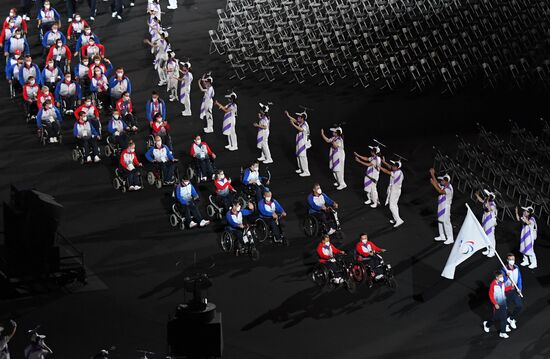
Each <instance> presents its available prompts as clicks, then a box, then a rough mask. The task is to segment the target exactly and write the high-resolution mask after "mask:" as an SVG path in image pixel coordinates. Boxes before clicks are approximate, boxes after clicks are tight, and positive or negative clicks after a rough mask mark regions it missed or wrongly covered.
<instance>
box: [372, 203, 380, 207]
mask: <svg viewBox="0 0 550 359" xmlns="http://www.w3.org/2000/svg"><path fill="white" fill-rule="evenodd" d="M376 207H378V205H377V204H376V203H373V204H371V205H370V208H376Z"/></svg>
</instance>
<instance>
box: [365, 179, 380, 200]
mask: <svg viewBox="0 0 550 359" xmlns="http://www.w3.org/2000/svg"><path fill="white" fill-rule="evenodd" d="M366 179H367V180H368V178H366ZM365 192H367V199H370V200H371V202H372V203H374V204H377V205H378V204H380V201H379V199H378V188H377V187H376V183H374V182H373V183H371V185H370V186H368V187H367V188H366V189H365Z"/></svg>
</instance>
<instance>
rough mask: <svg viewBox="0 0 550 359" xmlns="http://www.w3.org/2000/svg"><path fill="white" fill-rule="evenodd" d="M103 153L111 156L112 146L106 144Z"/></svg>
mask: <svg viewBox="0 0 550 359" xmlns="http://www.w3.org/2000/svg"><path fill="white" fill-rule="evenodd" d="M103 153H105V157H111V155H112V154H113V150H112V149H111V146H109V145H105V147H104V148H103Z"/></svg>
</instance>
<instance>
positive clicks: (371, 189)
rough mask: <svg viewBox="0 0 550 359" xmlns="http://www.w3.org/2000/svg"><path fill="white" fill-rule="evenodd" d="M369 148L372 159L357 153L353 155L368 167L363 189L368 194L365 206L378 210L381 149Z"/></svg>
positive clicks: (376, 147)
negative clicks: (368, 205)
mask: <svg viewBox="0 0 550 359" xmlns="http://www.w3.org/2000/svg"><path fill="white" fill-rule="evenodd" d="M369 148H370V153H371V155H370V157H366V156H361V155H359V154H358V153H357V152H353V154H354V155H355V161H357V162H358V163H360V164H362V165H363V166H366V167H367V171H366V172H365V178H364V180H363V189H364V190H365V193H366V194H367V200H366V201H365V204H370V206H371V208H376V207H378V205H379V204H380V200H379V199H378V188H377V186H378V179H379V178H380V167H381V166H382V159H381V158H380V147H378V146H369Z"/></svg>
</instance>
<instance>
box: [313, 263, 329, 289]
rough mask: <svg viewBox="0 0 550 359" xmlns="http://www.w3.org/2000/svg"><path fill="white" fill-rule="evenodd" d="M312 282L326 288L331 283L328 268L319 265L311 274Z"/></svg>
mask: <svg viewBox="0 0 550 359" xmlns="http://www.w3.org/2000/svg"><path fill="white" fill-rule="evenodd" d="M310 277H311V280H312V281H313V283H315V284H317V286H319V287H326V286H327V284H328V283H329V280H330V278H329V272H328V269H327V267H326V266H324V265H323V264H321V263H319V264H317V265H315V267H313V269H312V271H311V273H310Z"/></svg>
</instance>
